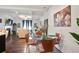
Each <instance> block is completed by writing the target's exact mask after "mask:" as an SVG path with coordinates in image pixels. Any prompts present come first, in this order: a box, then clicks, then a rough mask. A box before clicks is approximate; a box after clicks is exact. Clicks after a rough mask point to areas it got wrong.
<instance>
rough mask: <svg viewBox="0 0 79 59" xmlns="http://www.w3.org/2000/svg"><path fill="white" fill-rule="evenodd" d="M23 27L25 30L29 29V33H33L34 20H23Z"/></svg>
mask: <svg viewBox="0 0 79 59" xmlns="http://www.w3.org/2000/svg"><path fill="white" fill-rule="evenodd" d="M22 27H23V28H24V29H28V30H29V31H31V30H32V20H23V21H22Z"/></svg>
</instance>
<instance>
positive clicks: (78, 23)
mask: <svg viewBox="0 0 79 59" xmlns="http://www.w3.org/2000/svg"><path fill="white" fill-rule="evenodd" d="M77 25H78V26H79V18H77Z"/></svg>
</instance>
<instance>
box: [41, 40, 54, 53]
mask: <svg viewBox="0 0 79 59" xmlns="http://www.w3.org/2000/svg"><path fill="white" fill-rule="evenodd" d="M41 42H42V46H43V49H44V52H52V51H53V47H54V40H52V39H51V40H42V41H41Z"/></svg>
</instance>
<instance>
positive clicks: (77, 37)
mask: <svg viewBox="0 0 79 59" xmlns="http://www.w3.org/2000/svg"><path fill="white" fill-rule="evenodd" d="M70 34H71V35H72V36H73V37H74V38H75V39H76V40H77V41H79V34H76V33H71V32H70Z"/></svg>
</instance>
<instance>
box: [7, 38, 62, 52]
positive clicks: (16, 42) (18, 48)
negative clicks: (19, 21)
mask: <svg viewBox="0 0 79 59" xmlns="http://www.w3.org/2000/svg"><path fill="white" fill-rule="evenodd" d="M29 50H30V53H39V51H36V47H35V46H30V49H28V48H27V43H26V39H19V38H18V37H17V36H10V37H8V39H7V40H6V53H28V51H29ZM52 53H61V51H59V50H58V49H56V48H55V49H54V51H53V52H52Z"/></svg>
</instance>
